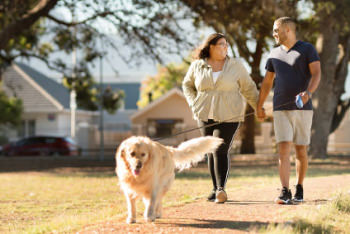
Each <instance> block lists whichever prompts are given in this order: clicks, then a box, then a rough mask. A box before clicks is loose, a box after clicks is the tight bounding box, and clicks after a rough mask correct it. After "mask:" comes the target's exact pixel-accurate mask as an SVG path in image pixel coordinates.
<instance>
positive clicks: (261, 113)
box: [256, 107, 266, 122]
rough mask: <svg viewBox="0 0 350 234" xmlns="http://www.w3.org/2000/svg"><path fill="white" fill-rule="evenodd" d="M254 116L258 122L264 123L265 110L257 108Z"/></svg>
mask: <svg viewBox="0 0 350 234" xmlns="http://www.w3.org/2000/svg"><path fill="white" fill-rule="evenodd" d="M256 115H257V118H258V120H259V121H260V122H262V121H264V120H265V118H266V113H265V109H264V108H263V107H258V108H257V109H256Z"/></svg>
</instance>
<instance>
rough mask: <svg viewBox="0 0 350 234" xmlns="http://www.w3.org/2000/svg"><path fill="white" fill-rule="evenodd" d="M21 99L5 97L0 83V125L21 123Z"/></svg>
mask: <svg viewBox="0 0 350 234" xmlns="http://www.w3.org/2000/svg"><path fill="white" fill-rule="evenodd" d="M22 111H23V107H22V101H21V100H19V99H17V98H16V97H11V98H9V97H7V95H6V94H5V92H4V91H3V90H2V87H1V83H0V113H1V115H0V126H1V125H3V126H4V125H9V126H18V125H19V124H20V123H21V115H22Z"/></svg>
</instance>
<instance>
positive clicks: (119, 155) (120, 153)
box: [115, 144, 125, 159]
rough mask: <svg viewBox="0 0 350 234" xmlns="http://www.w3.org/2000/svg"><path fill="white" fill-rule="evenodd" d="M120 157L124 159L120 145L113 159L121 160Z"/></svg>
mask: <svg viewBox="0 0 350 234" xmlns="http://www.w3.org/2000/svg"><path fill="white" fill-rule="evenodd" d="M121 157H125V149H124V146H123V144H121V145H120V146H119V147H118V149H117V152H116V154H115V159H117V158H121Z"/></svg>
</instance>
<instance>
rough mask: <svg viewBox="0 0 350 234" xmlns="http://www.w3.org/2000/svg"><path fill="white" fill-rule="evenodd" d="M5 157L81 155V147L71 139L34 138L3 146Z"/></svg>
mask: <svg viewBox="0 0 350 234" xmlns="http://www.w3.org/2000/svg"><path fill="white" fill-rule="evenodd" d="M2 153H3V155H5V156H31V155H40V156H55V155H65V156H74V155H79V147H78V146H77V144H76V143H75V142H74V141H73V140H72V139H71V138H69V137H54V136H34V137H28V138H23V139H21V140H18V141H16V142H14V143H10V144H7V145H4V146H3V149H2Z"/></svg>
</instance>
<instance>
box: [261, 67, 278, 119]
mask: <svg viewBox="0 0 350 234" xmlns="http://www.w3.org/2000/svg"><path fill="white" fill-rule="evenodd" d="M274 79H275V73H274V72H270V71H267V72H266V74H265V77H264V80H263V82H262V84H261V88H260V93H259V99H258V105H257V116H258V119H259V120H263V119H264V118H265V111H264V109H263V106H264V102H265V100H266V98H267V96H268V95H269V93H270V90H271V88H272V86H273V81H274Z"/></svg>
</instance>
